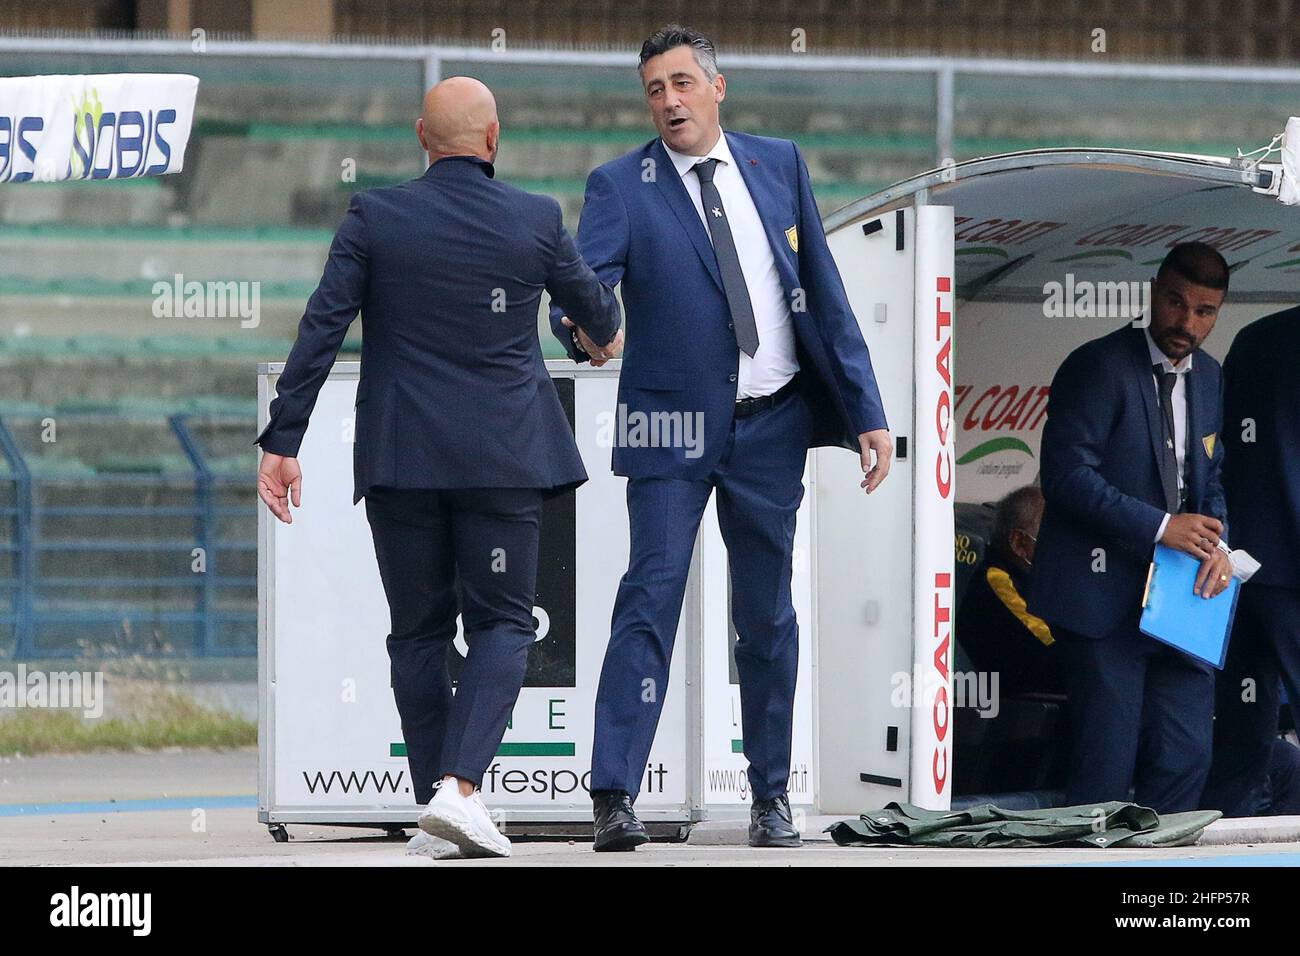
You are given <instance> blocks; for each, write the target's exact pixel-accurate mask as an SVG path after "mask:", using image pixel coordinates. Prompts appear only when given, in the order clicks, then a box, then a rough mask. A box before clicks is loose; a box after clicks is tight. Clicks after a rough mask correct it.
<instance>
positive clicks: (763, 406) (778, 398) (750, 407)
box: [736, 379, 795, 418]
mask: <svg viewBox="0 0 1300 956" xmlns="http://www.w3.org/2000/svg"><path fill="white" fill-rule="evenodd" d="M794 389H795V385H794V379H790V381H788V382H786V383H785V384H784V385H782V386H781V387H780V388H778V389H777V390H776V391H775V392H773V393H772V394H771V395H759V396H758V397H757V398H742V399H740V400H738V401H737V402H736V417H737V418H748V417H749V416H750V415H757V414H758V413H759V412H762V411H766V410H767V409H769V408H775V407H776V406H777V405H780V404H781V403H782V402H783V401H785V400H786V399H787V398H789V397H790V396H791V395H793V394H794Z"/></svg>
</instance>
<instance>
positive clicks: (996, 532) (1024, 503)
mask: <svg viewBox="0 0 1300 956" xmlns="http://www.w3.org/2000/svg"><path fill="white" fill-rule="evenodd" d="M1042 507H1043V492H1042V490H1041V489H1039V488H1035V487H1034V486H1033V485H1025V486H1024V487H1023V488H1017V489H1016V490H1015V491H1012V492H1011V493H1009V494H1008V495H1007V496H1006V497H1005V498H1003V499H1002V500H1001V501H999V502H998V510H997V514H996V516H995V517H994V519H993V545H994V546H995V547H997V548H998V549H999V550H1001V551H1002V552H1003V553H1004V554H1011V553H1012V552H1011V532H1013V531H1023V532H1025V534H1029V529H1030V528H1032V527H1033V526H1034V519H1035V518H1037V517H1038V511H1039V509H1040V508H1042Z"/></svg>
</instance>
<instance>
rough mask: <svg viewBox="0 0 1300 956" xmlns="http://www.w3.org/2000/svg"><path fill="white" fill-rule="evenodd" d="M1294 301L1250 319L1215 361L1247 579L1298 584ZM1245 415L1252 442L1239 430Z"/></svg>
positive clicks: (1228, 481) (1236, 538)
mask: <svg viewBox="0 0 1300 956" xmlns="http://www.w3.org/2000/svg"><path fill="white" fill-rule="evenodd" d="M1297 357H1300V307H1297V308H1294V309H1288V310H1286V311H1285V312H1278V313H1276V314H1274V315H1269V316H1265V317H1264V318H1262V319H1259V320H1258V321H1255V322H1252V323H1251V324H1250V325H1248V326H1246V327H1245V328H1244V329H1242V330H1241V331H1240V332H1238V333H1237V337H1236V338H1235V339H1233V340H1232V348H1231V349H1229V350H1228V357H1227V358H1226V359H1224V362H1223V382H1224V385H1223V424H1224V442H1225V448H1224V451H1225V453H1226V457H1225V458H1224V462H1223V487H1224V491H1225V492H1226V493H1227V496H1228V516H1229V517H1230V518H1231V520H1232V544H1233V546H1234V547H1237V548H1245V549H1246V550H1247V551H1249V552H1250V553H1251V556H1252V557H1254V558H1255V559H1256V560H1258V561H1259V562H1260V563H1261V565H1262V567H1261V568H1260V569H1259V571H1257V572H1256V573H1255V576H1254V577H1253V578H1251V579H1250V582H1251V584H1255V583H1259V584H1269V585H1273V586H1275V587H1284V588H1291V589H1293V590H1294V589H1300V385H1298V384H1297V381H1296V359H1297ZM1248 419H1249V420H1250V421H1253V422H1254V426H1253V432H1254V434H1253V438H1254V440H1253V441H1244V440H1243V438H1244V437H1252V436H1251V435H1250V434H1249V432H1248V431H1247V429H1248V428H1249V427H1250V422H1248V421H1247V420H1248Z"/></svg>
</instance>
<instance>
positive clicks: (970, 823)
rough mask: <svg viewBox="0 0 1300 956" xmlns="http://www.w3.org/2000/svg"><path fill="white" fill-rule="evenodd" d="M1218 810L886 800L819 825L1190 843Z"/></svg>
mask: <svg viewBox="0 0 1300 956" xmlns="http://www.w3.org/2000/svg"><path fill="white" fill-rule="evenodd" d="M1220 816H1222V814H1221V813H1220V812H1219V811H1218V810H1191V811H1188V812H1186V813H1166V814H1164V815H1163V816H1161V815H1160V814H1157V813H1156V812H1155V811H1154V810H1152V809H1150V808H1149V807H1141V806H1138V805H1137V804H1136V803H1121V802H1118V801H1116V802H1111V803H1093V804H1085V805H1083V806H1078V807H1049V808H1047V809H1042V810H1001V809H999V808H997V807H995V806H994V805H993V804H991V803H982V804H980V805H978V806H974V807H970V808H969V809H966V810H922V809H921V808H920V807H914V806H912V805H911V804H910V803H890V804H888V805H886V806H885V807H884V808H883V809H881V810H875V811H873V812H871V813H864V814H863V815H862V816H861V817H859V818H858V819H856V820H842V821H840V822H839V823H835V824H832V825H831V826H829V827H827V828H826V832H827V833H829V834H830V835H831V839H833V840H834V841H835V842H836V843H837V844H839V845H840V846H942V847H972V848H978V847H998V848H1003V847H1020V846H1038V847H1043V846H1091V847H1112V846H1123V847H1130V848H1131V847H1158V846H1190V845H1191V844H1193V843H1195V842H1196V841H1197V840H1198V839H1199V838H1200V836H1201V831H1202V830H1204V829H1205V828H1206V827H1207V826H1209V825H1210V824H1211V823H1213V822H1214V821H1215V820H1217V819H1219V817H1220Z"/></svg>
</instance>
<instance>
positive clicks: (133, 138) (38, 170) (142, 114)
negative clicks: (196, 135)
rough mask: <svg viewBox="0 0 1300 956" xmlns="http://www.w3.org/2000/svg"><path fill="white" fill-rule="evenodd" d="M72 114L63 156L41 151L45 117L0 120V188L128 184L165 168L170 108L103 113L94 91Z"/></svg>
mask: <svg viewBox="0 0 1300 956" xmlns="http://www.w3.org/2000/svg"><path fill="white" fill-rule="evenodd" d="M73 109H74V113H73V117H72V125H73V128H72V148H71V150H70V153H69V155H67V156H64V157H54V156H48V155H46V154H48V152H49V150H43V151H42V150H41V148H40V147H41V134H43V133H44V132H45V130H46V117H44V116H0V183H5V182H14V183H23V182H28V181H30V180H31V179H33V178H39V179H40V180H42V181H50V180H67V179H130V178H132V177H136V176H158V175H161V174H163V173H165V172H167V170H168V169H169V168H170V166H171V163H172V142H171V140H170V139H169V136H170V135H171V133H170V131H169V130H168V127H170V126H171V125H173V124H174V123H175V122H176V115H177V114H176V110H175V109H172V108H164V109H157V110H155V109H147V110H136V109H130V110H122V111H120V112H114V111H111V110H105V109H104V108H103V106H102V104H101V103H100V101H99V94H98V92H97V91H96V90H95V89H94V88H93V87H92V88H91V89H90V91H89V92H88V93H87V94H86V95H85V96H84V97H83V98H82V101H81V102H80V103H77V104H75V105H74V108H73Z"/></svg>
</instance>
